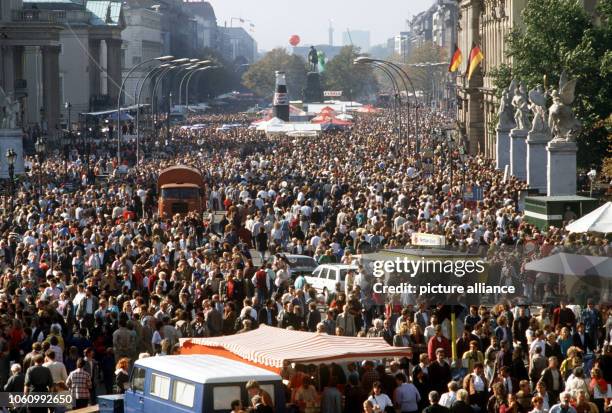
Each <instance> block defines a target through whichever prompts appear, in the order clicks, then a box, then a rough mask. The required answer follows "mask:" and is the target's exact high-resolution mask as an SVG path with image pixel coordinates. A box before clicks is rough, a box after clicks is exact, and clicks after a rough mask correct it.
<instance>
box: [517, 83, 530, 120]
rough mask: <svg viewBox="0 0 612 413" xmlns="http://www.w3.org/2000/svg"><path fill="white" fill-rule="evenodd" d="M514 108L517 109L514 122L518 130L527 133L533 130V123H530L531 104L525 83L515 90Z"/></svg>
mask: <svg viewBox="0 0 612 413" xmlns="http://www.w3.org/2000/svg"><path fill="white" fill-rule="evenodd" d="M512 106H514V109H515V112H514V121H515V122H516V129H521V130H526V131H528V130H529V129H531V122H530V121H529V102H528V101H527V91H526V90H525V84H524V83H523V82H521V83H520V84H519V85H517V87H516V89H515V90H514V97H513V98H512Z"/></svg>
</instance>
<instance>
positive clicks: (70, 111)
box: [64, 102, 72, 131]
mask: <svg viewBox="0 0 612 413" xmlns="http://www.w3.org/2000/svg"><path fill="white" fill-rule="evenodd" d="M64 107H65V108H66V110H67V111H68V125H67V126H68V127H67V128H66V129H68V131H71V130H72V122H71V120H70V115H71V113H72V103H70V102H66V103H64Z"/></svg>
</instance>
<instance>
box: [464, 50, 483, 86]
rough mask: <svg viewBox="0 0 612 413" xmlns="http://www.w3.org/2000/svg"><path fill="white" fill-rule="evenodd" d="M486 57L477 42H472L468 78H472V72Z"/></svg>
mask: <svg viewBox="0 0 612 413" xmlns="http://www.w3.org/2000/svg"><path fill="white" fill-rule="evenodd" d="M483 59H484V54H482V50H480V47H478V46H477V45H476V43H472V50H471V51H470V57H469V59H468V64H467V78H468V80H470V79H471V78H472V74H473V73H474V71H475V70H476V68H477V67H478V65H479V64H480V62H482V60H483Z"/></svg>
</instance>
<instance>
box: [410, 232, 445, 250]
mask: <svg viewBox="0 0 612 413" xmlns="http://www.w3.org/2000/svg"><path fill="white" fill-rule="evenodd" d="M412 245H417V246H420V247H444V246H445V245H446V238H445V237H444V235H435V234H425V233H423V232H414V233H413V234H412Z"/></svg>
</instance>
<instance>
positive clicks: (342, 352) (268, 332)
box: [181, 325, 406, 368]
mask: <svg viewBox="0 0 612 413" xmlns="http://www.w3.org/2000/svg"><path fill="white" fill-rule="evenodd" d="M186 344H187V345H196V346H205V347H212V348H223V349H225V350H227V351H229V352H231V353H233V354H235V355H237V356H239V357H240V358H243V359H245V360H247V361H250V362H253V363H257V364H262V365H266V366H270V367H276V368H281V367H283V363H285V362H289V363H304V364H310V363H312V364H319V363H331V362H336V363H340V362H343V363H346V362H357V361H362V360H376V359H381V358H391V357H402V356H405V355H406V348H405V347H392V346H390V345H389V344H387V342H386V341H385V340H384V339H383V338H379V337H377V338H365V337H341V336H330V335H327V334H318V333H309V332H304V331H292V330H285V329H281V328H275V327H269V326H266V325H262V326H260V327H259V328H258V329H256V330H253V331H249V332H247V333H242V334H235V335H232V336H222V337H207V338H185V339H181V346H185V345H186Z"/></svg>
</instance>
